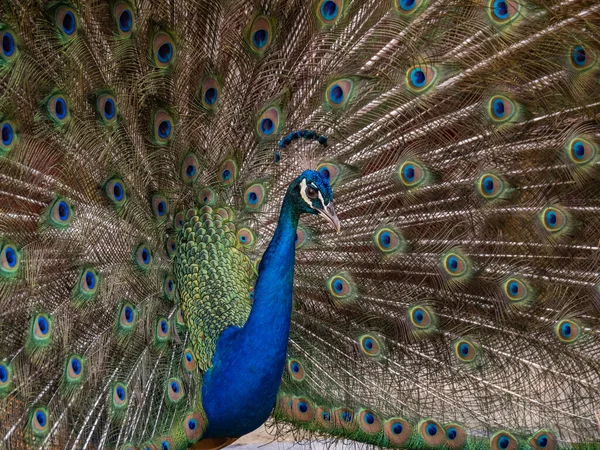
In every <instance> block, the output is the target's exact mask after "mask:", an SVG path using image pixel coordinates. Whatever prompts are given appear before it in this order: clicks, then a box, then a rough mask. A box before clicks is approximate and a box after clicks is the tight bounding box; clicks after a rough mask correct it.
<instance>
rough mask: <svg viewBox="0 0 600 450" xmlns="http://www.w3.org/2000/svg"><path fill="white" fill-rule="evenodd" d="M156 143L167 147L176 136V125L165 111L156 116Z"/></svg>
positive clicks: (158, 112) (157, 113) (157, 112)
mask: <svg viewBox="0 0 600 450" xmlns="http://www.w3.org/2000/svg"><path fill="white" fill-rule="evenodd" d="M153 133H154V142H155V143H156V144H158V145H166V144H168V143H169V142H170V141H171V139H173V134H174V123H173V118H172V117H171V115H170V114H169V113H168V112H167V111H165V110H162V109H161V110H158V111H156V113H155V114H154V131H153Z"/></svg>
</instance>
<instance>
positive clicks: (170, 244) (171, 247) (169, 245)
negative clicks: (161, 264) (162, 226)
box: [165, 237, 177, 259]
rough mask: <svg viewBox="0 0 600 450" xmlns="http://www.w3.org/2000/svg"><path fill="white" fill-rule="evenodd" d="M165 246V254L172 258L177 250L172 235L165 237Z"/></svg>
mask: <svg viewBox="0 0 600 450" xmlns="http://www.w3.org/2000/svg"><path fill="white" fill-rule="evenodd" d="M165 247H166V250H167V255H168V256H169V258H171V259H173V258H174V257H175V254H176V252H177V242H175V239H174V238H172V237H170V238H169V239H167V242H166V243H165Z"/></svg>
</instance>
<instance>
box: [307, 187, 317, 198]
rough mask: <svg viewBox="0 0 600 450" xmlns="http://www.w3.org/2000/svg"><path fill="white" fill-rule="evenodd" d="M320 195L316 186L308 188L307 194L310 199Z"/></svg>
mask: <svg viewBox="0 0 600 450" xmlns="http://www.w3.org/2000/svg"><path fill="white" fill-rule="evenodd" d="M318 195H319V193H318V191H317V190H316V189H315V188H312V187H310V186H308V187H307V188H306V196H307V197H308V198H310V199H315V198H317V197H318Z"/></svg>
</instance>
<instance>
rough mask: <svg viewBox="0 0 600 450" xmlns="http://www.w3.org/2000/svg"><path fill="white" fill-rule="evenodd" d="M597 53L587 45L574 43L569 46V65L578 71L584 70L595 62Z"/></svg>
mask: <svg viewBox="0 0 600 450" xmlns="http://www.w3.org/2000/svg"><path fill="white" fill-rule="evenodd" d="M597 59H598V55H596V53H595V52H594V51H593V50H592V49H591V48H589V47H587V46H583V45H579V44H578V45H575V46H573V47H572V48H571V54H570V58H569V62H570V63H571V66H572V67H573V68H574V69H575V70H577V71H579V72H585V71H586V70H588V69H590V68H591V67H593V66H594V65H595V64H596V60H597Z"/></svg>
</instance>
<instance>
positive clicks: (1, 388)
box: [0, 361, 12, 398]
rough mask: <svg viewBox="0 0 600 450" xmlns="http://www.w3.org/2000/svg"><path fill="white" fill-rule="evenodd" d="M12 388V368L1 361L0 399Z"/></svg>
mask: <svg viewBox="0 0 600 450" xmlns="http://www.w3.org/2000/svg"><path fill="white" fill-rule="evenodd" d="M11 388H12V367H11V365H10V364H9V363H8V362H6V361H0V398H2V397H4V396H5V395H6V394H8V392H9V391H10V389H11Z"/></svg>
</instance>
